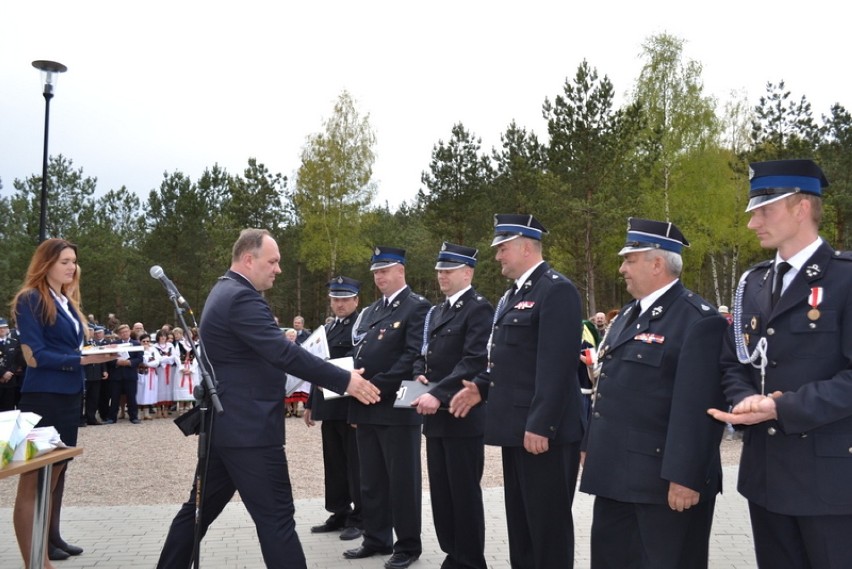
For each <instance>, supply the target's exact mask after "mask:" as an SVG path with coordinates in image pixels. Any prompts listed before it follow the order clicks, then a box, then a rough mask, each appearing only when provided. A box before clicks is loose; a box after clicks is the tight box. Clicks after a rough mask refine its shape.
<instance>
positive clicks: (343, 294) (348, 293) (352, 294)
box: [328, 290, 358, 298]
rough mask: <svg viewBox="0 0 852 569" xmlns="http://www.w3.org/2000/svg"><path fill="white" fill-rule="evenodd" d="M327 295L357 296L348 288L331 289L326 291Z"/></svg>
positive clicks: (332, 296)
mask: <svg viewBox="0 0 852 569" xmlns="http://www.w3.org/2000/svg"><path fill="white" fill-rule="evenodd" d="M328 296H330V297H331V298H352V297H353V296H358V294H357V293H354V292H350V291H348V290H333V291H331V292H329V293H328Z"/></svg>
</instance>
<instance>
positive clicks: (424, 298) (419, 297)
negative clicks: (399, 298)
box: [411, 293, 432, 306]
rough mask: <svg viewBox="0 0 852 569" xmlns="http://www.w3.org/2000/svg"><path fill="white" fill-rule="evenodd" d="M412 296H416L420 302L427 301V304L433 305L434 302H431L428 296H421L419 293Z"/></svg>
mask: <svg viewBox="0 0 852 569" xmlns="http://www.w3.org/2000/svg"><path fill="white" fill-rule="evenodd" d="M411 296H413V297H414V298H416V299H417V300H418V301H420V302H424V303H426V304H428V305H430V306H431V305H432V303H431V302H429V301H428V300H426V297H423V296H420V295H419V294H417V293H414V294H412V295H411Z"/></svg>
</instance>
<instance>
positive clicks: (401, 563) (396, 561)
mask: <svg viewBox="0 0 852 569" xmlns="http://www.w3.org/2000/svg"><path fill="white" fill-rule="evenodd" d="M419 558H420V555H416V554H414V553H404V552H400V553H394V554H393V555H391V558H390V559H388V560H387V561H385V569H405V568H406V567H408V566H409V565H411V564H412V563H414V562H415V561H417V560H418V559H419Z"/></svg>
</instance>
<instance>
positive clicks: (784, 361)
mask: <svg viewBox="0 0 852 569" xmlns="http://www.w3.org/2000/svg"><path fill="white" fill-rule="evenodd" d="M749 174H750V179H751V183H750V185H751V188H750V191H749V198H750V199H749V204H748V207H747V209H746V211H748V212H750V213H751V219H750V220H749V222H748V227H749V229H751V230H753V231H754V232H755V234H756V235H757V238H758V240H759V241H760V245H761V247H763V248H765V249H775V250H776V253H775V257H774V259H773V260H772V261H767V262H764V263H760V264H758V265H756V266H755V267H752V268H751V269H750V270H749V271H748V272H747V273H746V274H745V275H743V277H742V278H741V279H740V285H739V287H738V288H737V293H736V296H735V298H734V322H733V324H732V325H731V330H730V333H729V335H728V338H727V341H726V342H725V346H724V349H723V355H722V367H723V370H724V378H723V387H724V389H725V394H726V395H727V397H728V400H729V401H730V403H731V404H732V405H733V410H732V412H731V413H724V412H722V411H720V410H718V409H715V410H711V411H710V413H711V414H712V415H713V416H715V417H716V418H718V419H719V420H720V421H727V422H730V423H732V424H734V425H746V426H745V427H744V434H743V450H742V457H741V460H740V470H739V482H738V490H739V492H740V493H741V494H742V495H743V496H745V497H746V499H747V500H748V505H749V513H750V515H751V525H752V532H753V536H754V547H755V552H756V555H757V564H758V566H759V567H761V568H775V567H784V568H785V569H799V568H805V567H807V568H813V569H822V568H835V567H852V541H850V539H849V538H850V536H852V254H850V253H849V252H843V253H841V252H839V251H835V250H834V249H832V248H831V246H830V245H829V244H828V243H827V242H825V241H824V240H823V239H822V238H821V237H820V236H819V222H820V217H821V214H822V190H823V188H825V187H827V186H828V181H827V180H826V178H825V176H824V175H823V173H822V170H821V169H820V168H819V166H817V164H815V163H814V162H813V161H811V160H777V161H770V162H757V163H753V164H751V166H750V171H749ZM741 428H742V427H741Z"/></svg>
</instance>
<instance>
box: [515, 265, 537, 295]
mask: <svg viewBox="0 0 852 569" xmlns="http://www.w3.org/2000/svg"><path fill="white" fill-rule="evenodd" d="M543 262H544V259H542V260H541V261H539V262H538V263H536V264H535V265H533V266H532V267H530V268H529V269H528V270H527V272H525V273H524V274H522V275H521V276H519V277H518V278H517V279H516V280H515V286H516V287H518V290H519V291H520V290H521V287H522V286H524V283H525V282H527V280H529V278H530V275H531V274H533V272H534V271H535V270H536V269H537V268H538V266H539V265H540V264H542V263H543Z"/></svg>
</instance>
